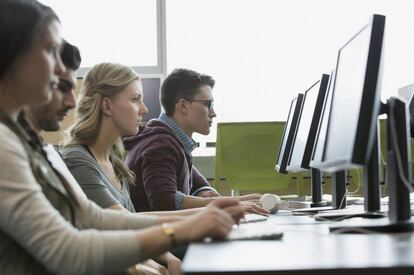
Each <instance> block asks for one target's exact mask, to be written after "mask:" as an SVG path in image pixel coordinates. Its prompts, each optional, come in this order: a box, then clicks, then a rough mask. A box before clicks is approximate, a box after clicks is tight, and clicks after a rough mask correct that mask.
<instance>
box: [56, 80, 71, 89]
mask: <svg viewBox="0 0 414 275" xmlns="http://www.w3.org/2000/svg"><path fill="white" fill-rule="evenodd" d="M59 82H63V83H64V84H66V85H68V86H69V87H70V88H71V89H72V88H73V86H74V85H73V83H72V82H71V81H69V80H66V79H63V78H59Z"/></svg>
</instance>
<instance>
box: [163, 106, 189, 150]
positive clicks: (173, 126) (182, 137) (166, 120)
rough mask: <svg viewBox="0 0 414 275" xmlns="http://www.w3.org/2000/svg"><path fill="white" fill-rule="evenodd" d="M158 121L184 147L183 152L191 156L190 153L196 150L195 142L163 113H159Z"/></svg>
mask: <svg viewBox="0 0 414 275" xmlns="http://www.w3.org/2000/svg"><path fill="white" fill-rule="evenodd" d="M158 119H159V121H161V122H162V123H164V124H165V125H167V126H168V128H170V129H171V131H173V133H174V135H175V136H176V137H177V138H178V140H179V141H181V143H182V144H183V146H184V150H185V151H186V152H187V153H188V154H190V155H191V152H192V151H193V150H194V149H195V148H196V143H195V141H194V140H193V139H192V138H190V137H189V136H188V135H187V134H186V133H185V132H184V131H183V130H182V129H181V127H180V126H179V125H178V124H177V122H176V121H175V120H174V119H172V118H171V117H169V116H167V115H166V114H165V113H161V114H160V117H159V118H158Z"/></svg>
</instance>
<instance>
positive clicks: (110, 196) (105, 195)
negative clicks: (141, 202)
mask: <svg viewBox="0 0 414 275" xmlns="http://www.w3.org/2000/svg"><path fill="white" fill-rule="evenodd" d="M61 153H62V156H63V160H64V161H65V163H66V165H67V166H68V168H69V170H70V171H71V172H72V174H73V176H74V177H75V178H76V180H77V181H78V183H79V185H80V186H81V188H82V189H83V191H84V192H85V194H86V196H88V198H89V199H90V200H92V201H94V202H95V203H96V204H98V205H99V206H100V207H102V208H108V207H111V206H113V205H115V204H121V205H122V206H123V207H125V208H126V209H127V210H128V211H129V212H135V208H134V205H133V204H132V202H131V198H130V194H129V186H128V182H127V180H126V179H125V178H124V180H123V182H122V189H121V190H120V191H119V190H117V189H116V188H115V187H114V186H113V185H112V183H111V181H110V179H108V177H107V176H106V175H105V173H104V172H103V171H102V169H101V167H100V166H99V164H98V162H97V161H96V160H95V158H94V157H93V156H92V155H91V153H90V152H88V150H87V149H85V148H84V147H83V146H81V145H73V146H69V147H66V148H63V149H62V150H61Z"/></svg>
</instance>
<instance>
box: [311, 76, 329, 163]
mask: <svg viewBox="0 0 414 275" xmlns="http://www.w3.org/2000/svg"><path fill="white" fill-rule="evenodd" d="M334 79H335V69H334V70H332V72H331V76H330V78H329V81H328V86H327V88H326V93H325V97H324V100H323V103H322V110H321V116H320V118H319V122H318V125H317V130H316V135H315V142H314V144H313V148H312V154H311V159H310V163H309V166H310V167H311V168H315V169H318V168H319V166H320V165H321V163H322V157H321V158H320V159H315V153H316V149H317V146H318V145H319V146H322V147H324V146H325V143H323V144H319V142H320V141H319V139H320V137H321V135H324V134H325V135H326V132H325V133H323V134H321V131H322V123H323V121H324V119H325V116H328V117H327V118H326V119H327V120H329V115H330V114H329V110H326V109H327V106H330V102H328V100H332V97H330V92H332V91H331V85H333V81H334ZM321 150H322V155H323V148H322V149H321Z"/></svg>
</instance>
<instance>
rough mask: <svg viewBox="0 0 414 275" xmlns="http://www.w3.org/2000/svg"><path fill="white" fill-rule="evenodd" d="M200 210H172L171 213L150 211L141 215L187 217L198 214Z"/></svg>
mask: <svg viewBox="0 0 414 275" xmlns="http://www.w3.org/2000/svg"><path fill="white" fill-rule="evenodd" d="M201 210H202V208H201V207H200V208H192V209H182V210H173V211H151V212H143V214H150V215H156V216H158V217H170V216H174V217H176V216H189V215H192V214H195V213H198V212H200V211H201Z"/></svg>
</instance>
